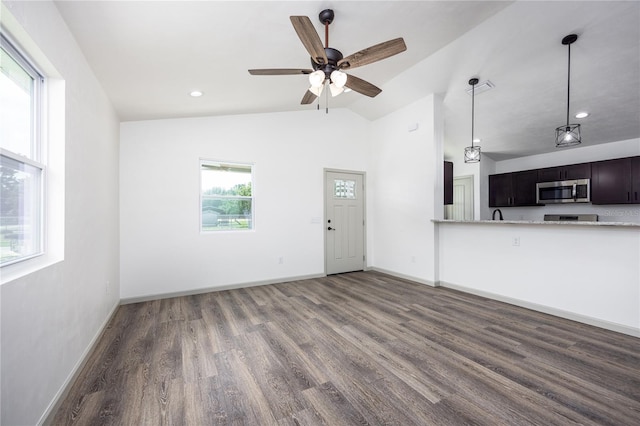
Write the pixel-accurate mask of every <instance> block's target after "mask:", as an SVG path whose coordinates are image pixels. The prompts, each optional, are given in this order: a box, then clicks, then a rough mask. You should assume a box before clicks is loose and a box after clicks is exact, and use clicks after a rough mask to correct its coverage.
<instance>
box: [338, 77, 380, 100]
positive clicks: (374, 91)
mask: <svg viewBox="0 0 640 426" xmlns="http://www.w3.org/2000/svg"><path fill="white" fill-rule="evenodd" d="M345 87H348V88H349V89H351V90H355V91H356V92H358V93H361V94H363V95H365V96H369V97H370V98H375V97H376V96H378V95H379V94H380V92H382V89H380V88H379V87H376V86H374V85H373V84H371V83H369V82H368V81H364V80H363V79H361V78H358V77H355V76H353V75H347V83H346V84H345Z"/></svg>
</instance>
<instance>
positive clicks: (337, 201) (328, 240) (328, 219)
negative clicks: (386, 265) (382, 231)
mask: <svg viewBox="0 0 640 426" xmlns="http://www.w3.org/2000/svg"><path fill="white" fill-rule="evenodd" d="M364 193H365V192H364V176H363V175H362V174H360V173H351V172H335V171H326V172H325V228H324V229H325V231H324V232H325V263H326V272H327V274H340V273H343V272H352V271H362V270H363V269H364V265H365V260H364Z"/></svg>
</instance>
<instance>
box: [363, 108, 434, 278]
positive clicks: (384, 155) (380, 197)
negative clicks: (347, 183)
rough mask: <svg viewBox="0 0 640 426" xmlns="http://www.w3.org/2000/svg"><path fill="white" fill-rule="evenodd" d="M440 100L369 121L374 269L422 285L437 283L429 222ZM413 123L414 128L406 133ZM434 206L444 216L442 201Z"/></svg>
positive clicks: (431, 212) (432, 203)
mask: <svg viewBox="0 0 640 426" xmlns="http://www.w3.org/2000/svg"><path fill="white" fill-rule="evenodd" d="M438 102H440V100H439V99H438V98H437V97H435V96H433V95H432V96H428V97H426V98H424V99H421V100H419V101H417V102H414V103H413V104H410V105H408V106H406V107H404V108H401V109H399V110H397V111H396V112H393V113H391V114H389V115H387V116H385V117H382V118H381V119H379V120H377V121H375V122H373V123H372V151H371V164H370V170H371V173H370V177H369V182H370V187H373V188H374V189H373V192H374V196H373V197H374V198H373V204H372V209H371V210H373V212H375V214H374V217H373V224H371V222H370V225H373V229H372V237H371V240H372V244H373V247H374V249H373V253H372V254H373V261H372V266H374V267H375V268H376V269H379V270H383V271H388V272H392V273H394V274H398V275H402V276H407V277H411V278H413V279H415V280H418V281H423V282H434V281H435V280H436V278H435V277H436V267H435V263H434V226H433V223H432V222H431V220H432V219H434V218H435V217H436V212H435V204H436V201H435V200H436V193H438V194H439V195H438V196H439V197H440V198H439V200H441V197H442V190H441V188H439V189H437V188H436V186H437V182H440V183H441V182H442V179H439V177H441V175H442V173H443V166H442V161H443V157H442V154H440V155H437V153H438V152H440V153H441V152H442V151H441V149H442V140H438V134H439V133H438V132H439V131H440V130H439V127H440V126H442V123H436V122H435V121H434V117H437V116H438V114H436V112H437V111H436V109H437V108H440V105H438ZM415 123H417V124H418V129H417V130H415V131H409V128H410V127H411V128H412V127H413V126H414V125H415ZM438 208H439V212H440V215H442V214H443V211H444V210H443V206H442V201H440V202H439V207H438ZM441 217H442V216H440V218H441Z"/></svg>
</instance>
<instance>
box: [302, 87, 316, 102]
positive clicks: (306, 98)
mask: <svg viewBox="0 0 640 426" xmlns="http://www.w3.org/2000/svg"><path fill="white" fill-rule="evenodd" d="M316 98H317V96H316V95H314V94H313V93H311V92H310V91H308V90H306V91H305V92H304V96H303V97H302V100H301V101H300V105H309V104H310V103H312V102H313V101H315V100H316Z"/></svg>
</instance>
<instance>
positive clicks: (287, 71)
mask: <svg viewBox="0 0 640 426" xmlns="http://www.w3.org/2000/svg"><path fill="white" fill-rule="evenodd" d="M312 72H313V70H305V69H300V68H263V69H257V70H249V74H251V75H296V74H311V73H312Z"/></svg>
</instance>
